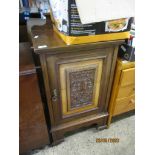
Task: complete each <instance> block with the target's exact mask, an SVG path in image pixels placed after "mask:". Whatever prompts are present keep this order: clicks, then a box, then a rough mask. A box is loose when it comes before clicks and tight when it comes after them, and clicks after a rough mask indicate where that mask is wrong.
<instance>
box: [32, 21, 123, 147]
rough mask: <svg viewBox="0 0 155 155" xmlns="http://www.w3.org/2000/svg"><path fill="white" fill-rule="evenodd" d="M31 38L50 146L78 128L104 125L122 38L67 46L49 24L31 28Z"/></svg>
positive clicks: (103, 126)
mask: <svg viewBox="0 0 155 155" xmlns="http://www.w3.org/2000/svg"><path fill="white" fill-rule="evenodd" d="M31 37H32V43H33V48H34V53H35V54H36V55H39V60H40V62H41V68H42V72H43V78H44V84H45V90H46V98H47V102H48V108H49V113H50V121H51V130H50V131H51V134H52V139H53V145H55V144H58V143H60V142H62V141H63V139H64V134H65V133H66V132H68V131H71V130H75V129H78V128H80V127H85V126H90V125H92V124H96V125H97V127H98V129H104V128H106V127H107V118H108V116H109V113H108V105H109V96H110V92H111V85H112V80H113V74H114V69H115V63H116V58H117V50H118V45H119V44H120V43H122V42H123V41H122V40H120V41H111V42H98V43H90V44H80V45H69V46H68V45H66V44H65V43H64V42H63V41H62V40H61V39H60V38H59V36H57V34H56V33H55V32H54V31H53V29H52V26H51V25H50V24H48V25H45V26H36V27H33V28H32V32H31Z"/></svg>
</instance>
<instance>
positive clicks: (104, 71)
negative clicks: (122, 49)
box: [46, 48, 113, 122]
mask: <svg viewBox="0 0 155 155" xmlns="http://www.w3.org/2000/svg"><path fill="white" fill-rule="evenodd" d="M112 54H113V49H112V48H108V49H104V50H101V49H100V50H96V51H95V52H93V51H92V52H85V53H74V54H59V55H55V56H47V57H46V60H47V68H48V77H49V85H50V92H51V104H52V107H53V109H54V110H53V111H54V118H55V120H56V122H66V121H70V120H71V119H74V118H78V117H83V116H87V115H90V114H95V113H99V112H104V105H105V104H106V103H105V102H106V91H107V87H108V81H109V75H110V68H111V62H112V61H111V60H112Z"/></svg>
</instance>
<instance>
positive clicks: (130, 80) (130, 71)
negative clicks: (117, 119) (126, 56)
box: [108, 59, 135, 125]
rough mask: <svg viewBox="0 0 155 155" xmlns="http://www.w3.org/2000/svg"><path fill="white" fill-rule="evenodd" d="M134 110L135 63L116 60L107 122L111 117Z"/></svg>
mask: <svg viewBox="0 0 155 155" xmlns="http://www.w3.org/2000/svg"><path fill="white" fill-rule="evenodd" d="M134 109H135V62H128V61H125V60H124V61H123V60H121V59H118V60H117V66H116V70H115V77H114V83H113V87H112V93H111V99H110V105H109V114H110V115H109V120H108V125H109V124H110V123H111V118H112V117H113V116H116V115H119V114H122V113H125V112H128V111H130V110H134Z"/></svg>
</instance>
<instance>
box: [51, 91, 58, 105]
mask: <svg viewBox="0 0 155 155" xmlns="http://www.w3.org/2000/svg"><path fill="white" fill-rule="evenodd" d="M57 97H58V95H57V90H56V89H53V92H52V101H53V102H56V101H57Z"/></svg>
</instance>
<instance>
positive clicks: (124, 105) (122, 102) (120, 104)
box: [113, 95, 135, 116]
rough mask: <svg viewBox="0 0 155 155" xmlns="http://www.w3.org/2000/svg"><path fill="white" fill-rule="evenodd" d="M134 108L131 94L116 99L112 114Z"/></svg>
mask: <svg viewBox="0 0 155 155" xmlns="http://www.w3.org/2000/svg"><path fill="white" fill-rule="evenodd" d="M133 109H135V96H134V95H132V96H130V97H128V98H123V99H117V100H116V105H115V109H114V113H113V115H114V116H115V115H118V114H122V113H125V112H127V111H130V110H133Z"/></svg>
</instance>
